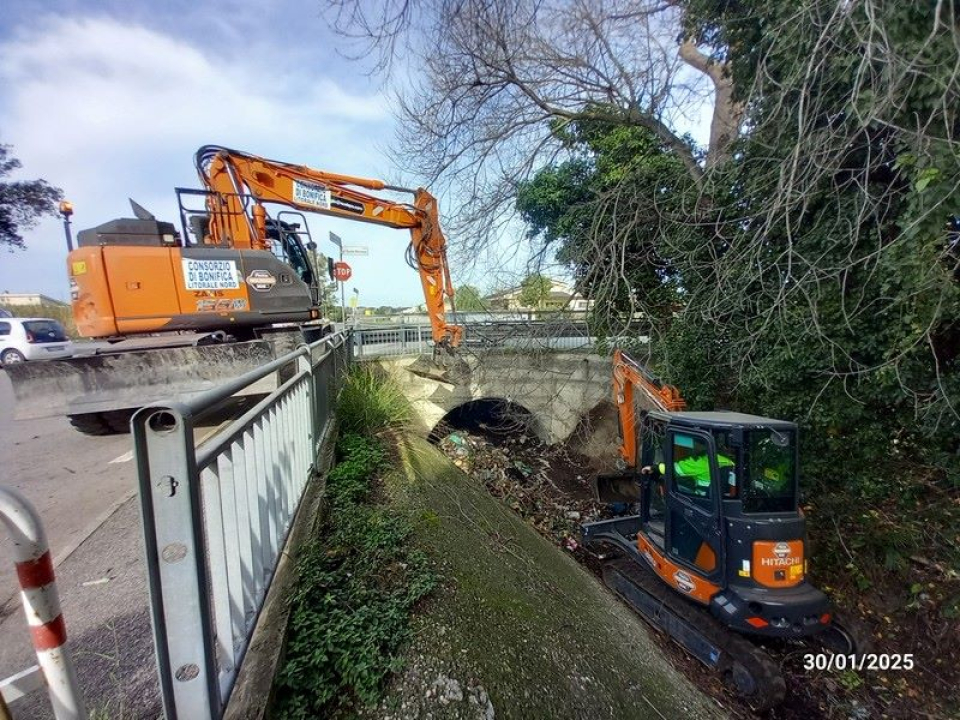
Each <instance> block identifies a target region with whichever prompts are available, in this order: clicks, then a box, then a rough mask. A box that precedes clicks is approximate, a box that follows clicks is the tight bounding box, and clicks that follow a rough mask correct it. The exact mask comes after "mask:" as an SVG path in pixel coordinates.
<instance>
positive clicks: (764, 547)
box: [581, 350, 856, 710]
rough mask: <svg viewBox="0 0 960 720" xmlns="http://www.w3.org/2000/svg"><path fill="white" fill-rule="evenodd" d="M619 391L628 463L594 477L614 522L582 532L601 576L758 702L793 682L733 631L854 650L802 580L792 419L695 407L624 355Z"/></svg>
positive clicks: (618, 357) (616, 382) (762, 704)
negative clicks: (600, 567)
mask: <svg viewBox="0 0 960 720" xmlns="http://www.w3.org/2000/svg"><path fill="white" fill-rule="evenodd" d="M613 399H614V402H615V403H616V405H617V412H618V415H619V421H620V435H621V444H620V460H621V463H622V466H623V467H624V468H625V469H624V471H623V472H620V473H617V474H613V475H601V476H599V477H597V479H596V486H595V490H596V496H597V499H598V500H600V501H601V502H604V503H607V504H608V507H609V510H610V512H609V515H612V517H608V518H607V519H603V520H596V521H594V522H589V523H584V524H583V525H582V526H581V533H582V536H583V541H584V544H585V545H586V546H587V547H588V548H590V549H593V550H595V551H596V552H597V555H598V557H600V558H601V559H604V560H607V561H608V562H605V563H604V566H603V580H604V583H605V584H606V585H607V586H608V587H610V588H611V589H612V590H613V591H614V592H616V593H617V594H618V595H620V596H621V597H622V598H623V599H624V600H625V601H626V602H627V603H628V604H630V605H631V606H632V607H633V608H634V610H636V611H637V612H638V613H639V614H640V615H641V616H642V617H643V618H644V619H645V620H647V621H648V622H649V623H650V624H651V625H653V626H654V627H657V628H659V629H660V630H662V631H664V632H666V633H667V634H668V635H670V637H672V638H673V639H674V640H676V641H677V642H678V643H679V644H680V645H682V646H683V647H684V648H685V649H686V650H687V651H688V652H689V653H690V654H691V655H693V656H694V657H696V658H697V659H698V660H700V661H701V662H703V663H704V664H705V665H706V666H708V667H710V668H712V669H714V670H717V671H718V672H719V673H720V674H721V675H722V676H723V677H724V678H725V679H726V680H728V681H729V682H730V683H731V684H732V685H734V686H735V687H736V690H737V692H738V693H739V694H740V695H741V696H743V697H744V698H745V699H746V700H747V702H748V703H749V704H750V705H751V706H752V707H754V708H755V709H757V710H765V709H768V708H770V707H773V706H774V705H776V704H777V703H779V702H780V701H781V700H782V699H783V697H784V693H785V691H786V685H785V682H784V679H783V677H782V675H781V673H780V670H779V668H778V666H777V664H776V663H775V662H774V661H773V659H772V658H770V657H769V656H767V655H766V653H764V652H763V650H762V649H761V648H760V647H758V646H754V645H752V644H751V643H748V642H745V641H744V640H743V638H741V637H740V636H739V634H744V635H760V636H766V637H774V638H790V639H801V638H807V637H813V636H816V642H817V643H819V644H820V645H821V646H823V647H828V648H830V649H831V650H832V651H834V652H841V653H850V652H855V650H856V642H855V640H854V638H853V636H852V635H851V634H850V633H849V632H847V631H846V630H845V629H843V628H842V627H841V626H839V625H838V624H837V623H836V622H834V620H833V617H832V615H833V613H832V610H831V608H830V604H829V601H828V600H827V597H826V596H825V595H824V594H823V593H822V592H820V590H818V589H817V588H815V587H814V586H813V585H811V584H810V583H809V582H808V581H807V579H806V573H807V541H806V529H805V524H804V517H803V511H802V510H801V508H800V502H799V491H798V484H797V476H798V471H797V458H798V455H797V426H796V425H795V424H794V423H792V422H786V421H783V420H775V419H773V418H767V417H760V416H757V415H747V414H744V413H737V412H688V411H686V402H685V401H684V400H683V398H682V397H681V396H680V392H679V390H677V388H675V387H673V386H672V385H667V384H666V383H664V382H662V381H661V380H660V379H659V378H657V377H656V376H654V375H653V374H652V373H651V372H650V371H649V370H648V369H647V368H645V367H644V366H643V365H641V364H639V363H637V362H636V361H634V360H633V359H631V358H630V357H629V356H627V355H626V354H625V353H623V351H620V350H618V351H616V352H615V353H614V357H613ZM610 548H613V549H614V550H615V552H614V553H613V556H614V557H611V555H610V554H608V553H607V550H609V549H610Z"/></svg>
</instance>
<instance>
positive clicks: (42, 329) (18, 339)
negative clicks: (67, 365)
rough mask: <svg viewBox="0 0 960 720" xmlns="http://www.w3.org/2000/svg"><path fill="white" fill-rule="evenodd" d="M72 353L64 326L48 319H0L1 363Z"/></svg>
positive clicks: (55, 357)
mask: <svg viewBox="0 0 960 720" xmlns="http://www.w3.org/2000/svg"><path fill="white" fill-rule="evenodd" d="M72 355H73V343H72V342H70V340H69V338H67V333H66V332H64V329H63V325H61V324H60V323H59V322H57V321H56V320H51V319H50V318H14V317H10V318H8V317H5V318H0V365H13V364H14V363H20V362H24V361H25V360H59V359H61V358H68V357H71V356H72Z"/></svg>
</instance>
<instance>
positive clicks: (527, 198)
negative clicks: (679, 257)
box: [516, 121, 692, 334]
mask: <svg viewBox="0 0 960 720" xmlns="http://www.w3.org/2000/svg"><path fill="white" fill-rule="evenodd" d="M555 135H556V136H557V138H558V139H559V140H560V141H561V142H562V143H563V145H564V147H565V148H566V149H567V151H568V153H569V159H567V160H566V161H564V162H562V163H558V164H555V165H550V166H547V167H544V168H542V169H541V170H540V171H539V172H538V173H537V174H536V175H535V176H534V177H533V178H532V179H531V180H529V181H527V182H523V183H520V185H519V186H518V189H517V201H516V205H517V210H518V211H519V212H520V215H521V217H522V218H523V219H524V220H525V221H526V223H527V227H528V235H529V237H530V239H531V240H533V241H534V243H535V244H537V251H538V252H539V253H541V254H547V253H549V252H554V253H555V254H556V258H557V260H559V261H560V262H563V263H567V264H568V265H569V266H570V268H571V270H572V271H573V273H574V275H575V277H577V278H578V280H577V289H578V290H579V291H580V292H581V293H583V294H584V295H586V296H588V297H591V298H593V300H594V308H595V310H594V324H595V325H596V326H597V330H598V331H600V332H601V334H605V333H610V334H618V333H620V332H621V331H622V330H623V328H624V327H625V326H626V325H629V324H630V322H631V318H632V317H633V316H634V314H636V313H637V312H639V311H642V312H643V315H644V324H645V325H646V326H649V325H651V324H656V323H657V322H658V321H667V320H668V319H669V318H671V317H672V316H673V313H674V311H675V309H676V307H677V304H678V302H679V300H680V298H679V291H680V287H681V285H682V283H681V278H680V276H679V272H678V269H677V268H676V267H675V266H674V264H673V263H671V262H670V260H669V258H670V253H669V248H668V247H665V244H664V243H663V238H664V237H665V236H666V235H670V236H671V237H672V238H674V239H684V237H685V233H678V232H677V230H678V228H680V227H682V226H681V225H680V224H678V223H677V222H676V219H677V218H678V217H680V216H682V215H683V213H684V212H685V208H684V207H683V198H684V193H685V192H687V191H688V190H689V189H690V188H691V187H692V182H691V179H690V177H689V175H688V173H687V171H686V169H685V167H684V165H683V162H682V160H680V159H679V158H678V157H677V155H676V153H674V152H673V151H672V150H670V149H669V148H667V147H665V146H664V145H663V143H662V142H661V141H660V140H659V139H658V138H657V137H656V136H655V135H654V134H653V133H651V132H650V131H648V130H646V129H644V128H642V127H626V126H623V125H617V124H611V123H607V122H599V121H581V122H576V123H571V124H569V125H566V126H564V127H563V128H562V129H557V130H555ZM625 188H629V191H624V189H625ZM637 330H638V332H643V333H646V332H648V329H647V327H644V328H643V329H639V328H638V329H637Z"/></svg>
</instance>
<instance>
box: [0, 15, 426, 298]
mask: <svg viewBox="0 0 960 720" xmlns="http://www.w3.org/2000/svg"><path fill="white" fill-rule="evenodd" d="M314 21H315V22H318V23H319V22H320V21H319V20H318V19H314ZM276 51H277V52H278V53H281V52H282V51H283V48H277V49H276ZM290 52H291V53H295V52H296V49H295V48H291V49H290ZM275 68H276V64H275V63H273V62H272V61H271V58H270V57H269V56H264V55H263V54H262V53H260V52H258V53H256V54H251V55H249V56H248V55H246V54H244V52H243V48H242V47H241V46H237V47H235V48H231V50H229V51H223V52H221V48H220V47H219V46H218V48H217V51H216V52H214V51H213V50H209V51H208V50H202V49H200V48H198V47H196V46H194V45H192V44H190V43H189V42H187V41H185V40H182V39H180V38H179V37H174V36H171V35H168V34H163V33H159V32H156V31H154V30H151V29H149V28H146V27H143V26H140V25H133V24H125V23H121V22H118V21H116V20H114V19H110V18H107V17H99V18H86V17H84V18H83V19H76V18H71V17H64V16H47V17H41V18H34V19H32V20H31V21H30V23H29V26H27V25H24V26H21V27H20V28H19V31H15V32H14V33H13V34H12V36H10V37H9V39H8V40H6V41H5V42H4V43H3V44H0V142H5V143H9V144H12V145H13V146H14V154H15V155H16V156H17V157H19V158H20V160H21V161H22V162H23V165H24V175H25V176H26V177H38V176H39V177H44V178H46V179H47V180H49V181H50V182H51V183H53V184H55V185H58V186H60V187H62V188H63V189H64V192H65V193H66V195H67V197H69V198H70V199H71V200H72V201H73V203H74V205H75V207H76V213H77V214H76V216H75V226H76V227H78V228H83V227H91V226H94V225H97V224H100V223H101V222H105V221H106V220H108V219H110V218H112V217H117V216H120V215H129V209H128V206H127V203H126V198H127V197H128V196H130V197H134V198H135V199H137V200H138V201H139V202H141V204H143V205H144V206H146V207H147V208H148V209H150V210H152V211H153V212H154V213H155V214H156V215H157V216H158V217H161V218H164V219H170V220H175V219H176V204H175V199H174V194H173V187H174V186H178V185H180V186H191V187H192V186H196V184H197V183H196V179H195V174H194V170H193V162H192V160H193V153H194V151H195V150H196V149H197V148H198V147H199V146H200V145H204V144H208V143H214V144H220V145H227V146H231V147H237V148H241V149H244V150H248V151H250V152H254V153H257V154H260V155H265V156H267V157H276V158H278V159H283V160H289V161H293V162H297V163H302V164H307V165H312V166H314V167H321V168H325V169H330V170H335V171H339V172H345V173H349V174H355V175H364V176H374V177H375V176H384V175H388V174H389V173H390V168H389V167H385V160H384V159H383V158H384V156H383V154H382V153H381V152H378V148H377V140H378V139H379V138H382V139H383V141H387V140H389V137H390V135H391V120H390V115H389V110H388V107H387V103H386V101H385V99H384V98H383V97H382V95H380V94H379V93H377V92H375V91H374V90H373V89H372V88H368V87H366V86H365V83H358V84H357V85H358V86H359V87H358V88H357V89H354V88H353V87H351V89H350V90H347V89H345V88H343V87H341V85H339V84H338V83H337V82H335V81H334V80H332V79H330V78H329V77H325V76H324V75H323V74H322V68H321V67H304V68H303V70H302V72H300V73H296V74H285V75H282V74H280V73H278V72H276V70H275ZM356 225H357V224H356V223H354V224H353V226H356ZM334 226H335V225H334V224H333V223H332V222H328V221H327V220H319V221H313V220H311V228H312V229H313V230H314V233H315V235H316V234H320V233H322V234H323V235H324V236H325V234H326V230H327V229H330V228H333V227H334ZM362 228H363V229H362V230H359V231H358V230H354V233H356V235H357V240H360V241H363V240H366V239H369V240H371V242H369V244H370V245H371V253H372V256H371V258H370V260H366V259H360V260H361V261H363V262H361V263H358V264H359V265H361V266H366V265H368V264H369V266H368V267H363V272H358V273H357V283H358V284H360V287H361V292H365V291H366V290H369V292H366V295H367V297H366V300H369V301H371V302H378V303H400V302H411V303H412V302H419V282H418V280H417V276H416V273H413V272H409V271H407V270H406V266H405V265H403V249H404V247H405V245H406V238H405V237H401V236H400V235H402V233H398V232H397V231H391V230H386V229H378V228H372V229H371V228H369V227H367V226H362ZM27 242H28V246H29V250H28V251H27V252H24V253H19V252H18V253H12V254H7V253H0V291H2V290H7V289H9V290H11V291H15V290H40V291H44V292H47V293H48V294H54V295H58V296H61V297H62V296H63V295H64V293H65V287H66V277H65V271H64V259H63V258H64V241H63V237H62V230H61V229H60V228H59V227H58V223H57V222H56V221H54V220H46V221H44V222H43V223H41V225H40V226H39V227H38V228H37V229H36V230H35V231H32V232H30V233H29V234H28V235H27ZM381 244H382V245H383V246H384V251H383V253H382V254H381V253H379V252H377V251H376V250H375V249H374V247H373V246H374V245H381ZM365 276H366V278H365ZM387 278H390V279H389V280H387ZM365 279H366V281H367V282H364V280H365ZM367 283H369V284H367Z"/></svg>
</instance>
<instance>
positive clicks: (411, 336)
mask: <svg viewBox="0 0 960 720" xmlns="http://www.w3.org/2000/svg"><path fill="white" fill-rule="evenodd" d="M463 328H464V334H463V345H464V346H465V347H466V348H469V349H474V350H495V349H510V350H526V351H531V352H534V351H545V350H553V351H558V350H559V351H564V350H566V351H570V350H590V349H592V348H593V346H594V344H595V341H596V338H594V337H592V336H591V335H590V329H589V328H588V327H587V325H586V323H582V322H562V321H560V322H558V321H517V322H515V321H509V322H482V323H469V324H466V325H464V326H463ZM432 348H433V340H432V333H431V330H430V326H429V325H419V326H409V325H407V326H402V325H401V326H398V327H384V328H361V329H357V330H354V332H353V353H354V357H356V358H371V357H385V356H387V357H389V356H399V355H419V354H422V353H429V352H431V350H432Z"/></svg>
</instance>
